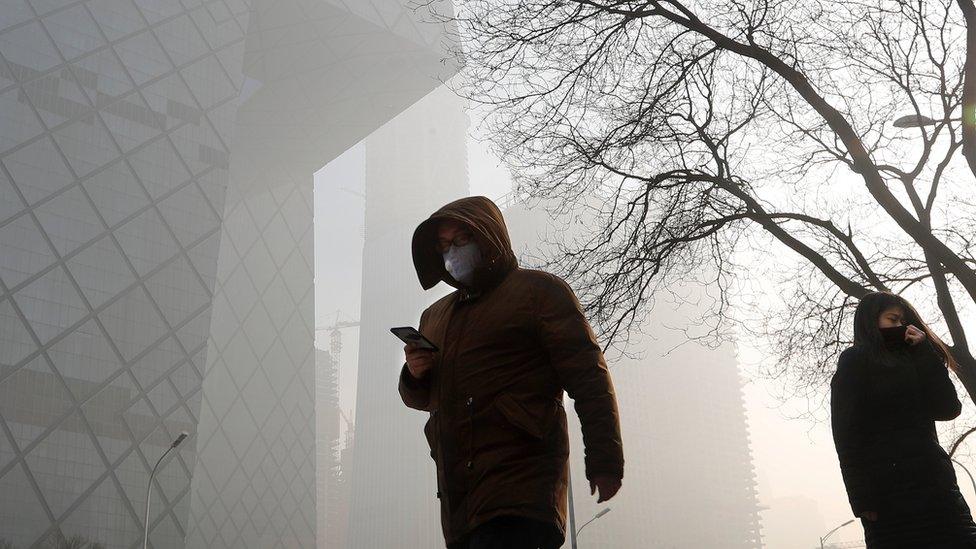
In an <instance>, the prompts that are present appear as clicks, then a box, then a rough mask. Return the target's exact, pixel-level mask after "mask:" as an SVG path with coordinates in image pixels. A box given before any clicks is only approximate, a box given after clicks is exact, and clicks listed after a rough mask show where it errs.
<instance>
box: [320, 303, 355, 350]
mask: <svg viewBox="0 0 976 549" xmlns="http://www.w3.org/2000/svg"><path fill="white" fill-rule="evenodd" d="M341 317H342V311H336V319H335V322H333V323H332V325H331V326H316V327H315V331H316V333H317V332H329V353H330V354H331V355H332V359H333V360H335V361H336V363H338V362H339V355H340V354H341V353H342V332H341V330H342V329H343V328H355V327H358V326H359V321H358V320H346V321H343V320H340V318H341Z"/></svg>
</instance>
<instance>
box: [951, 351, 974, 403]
mask: <svg viewBox="0 0 976 549" xmlns="http://www.w3.org/2000/svg"><path fill="white" fill-rule="evenodd" d="M953 356H955V355H953ZM956 362H957V363H958V365H959V367H958V369H957V370H956V377H958V378H959V381H961V382H962V386H963V387H965V388H966V392H967V393H969V398H970V399H971V400H972V401H973V402H974V403H976V358H973V357H972V356H968V357H956Z"/></svg>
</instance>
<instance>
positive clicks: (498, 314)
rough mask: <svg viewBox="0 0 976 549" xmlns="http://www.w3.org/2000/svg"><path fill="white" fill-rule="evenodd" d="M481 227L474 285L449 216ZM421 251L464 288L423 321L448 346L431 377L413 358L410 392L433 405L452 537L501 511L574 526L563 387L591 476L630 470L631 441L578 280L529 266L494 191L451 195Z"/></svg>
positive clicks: (434, 275)
mask: <svg viewBox="0 0 976 549" xmlns="http://www.w3.org/2000/svg"><path fill="white" fill-rule="evenodd" d="M447 219H453V220H456V221H460V222H462V223H464V224H465V225H467V226H468V227H470V228H471V230H472V233H473V235H474V240H475V241H476V242H477V243H478V245H479V248H480V250H481V252H482V259H483V261H482V265H481V267H479V268H478V270H477V271H476V272H475V275H474V278H473V282H472V284H471V286H470V287H466V286H464V285H462V284H461V283H459V282H458V281H456V280H454V278H452V277H451V275H450V274H448V273H447V271H446V269H445V268H444V260H443V257H442V256H441V254H439V253H438V252H437V250H436V249H435V243H436V239H437V227H438V224H439V223H440V222H441V221H443V220H447ZM412 246H413V260H414V266H415V267H416V269H417V275H418V276H419V278H420V283H421V285H422V286H423V287H424V289H429V288H431V287H433V286H434V285H436V284H437V283H438V282H440V281H442V280H443V281H445V282H447V283H448V284H450V285H452V286H454V287H455V288H458V290H457V291H455V292H453V293H451V294H449V295H447V296H445V297H444V298H442V299H440V300H438V301H437V302H435V303H434V304H433V305H431V306H430V307H428V308H427V309H426V310H425V311H424V312H423V314H422V315H421V317H420V327H419V330H420V332H421V333H423V334H424V336H426V337H427V338H428V339H430V340H431V341H433V342H434V343H435V344H436V345H437V346H438V347H439V349H440V351H439V352H437V353H435V354H434V367H433V368H432V370H431V371H430V372H429V373H428V374H427V375H426V376H425V377H424V378H422V379H419V380H418V379H416V378H414V377H413V376H412V375H411V374H410V372H409V371H408V370H407V369H406V366H405V365H404V368H403V371H402V372H401V375H400V387H399V390H400V395H401V397H402V398H403V402H404V403H405V404H406V405H407V406H409V407H411V408H416V409H418V410H424V411H427V412H429V413H430V418H429V419H428V421H427V424H426V426H425V427H424V434H425V435H426V436H427V441H428V443H429V444H430V449H431V457H433V458H434V461H435V462H436V464H437V495H438V497H439V498H440V500H441V523H442V527H443V530H444V537H445V538H446V540H447V542H448V543H453V542H455V541H458V540H460V539H462V538H463V537H464V536H465V535H466V534H467V533H469V532H470V531H471V530H473V529H474V528H476V527H477V526H478V525H480V524H482V523H484V522H485V521H487V520H489V519H492V518H494V517H498V516H522V517H527V518H531V519H535V520H539V521H543V522H547V523H550V524H552V525H554V526H555V527H556V528H558V530H559V532H560V534H562V535H565V531H566V505H567V498H566V492H567V482H568V474H569V464H568V463H569V462H568V457H569V436H568V433H567V429H566V412H565V410H564V409H563V391H564V390H565V391H566V392H567V393H568V394H569V396H570V397H571V398H572V399H573V400H574V401H575V406H576V412H577V414H578V415H579V418H580V423H581V424H582V430H583V442H584V445H585V463H586V476H587V478H589V479H592V478H594V477H595V476H610V477H616V478H622V477H623V447H622V443H621V438H620V424H619V421H618V412H617V403H616V398H615V396H614V390H613V384H612V382H611V380H610V373H609V371H608V370H607V367H606V363H605V361H604V358H603V353H602V352H601V350H600V346H599V345H598V344H597V341H596V338H595V336H594V334H593V330H592V329H591V328H590V325H589V323H588V322H587V321H586V318H585V317H584V316H583V312H582V310H581V308H580V304H579V301H577V299H576V296H575V295H574V294H573V291H572V289H571V288H570V287H569V285H568V284H566V283H565V282H564V281H563V280H561V279H560V278H558V277H556V276H554V275H551V274H548V273H544V272H541V271H535V270H530V269H522V268H519V267H518V264H517V262H516V259H515V255H514V253H513V252H512V246H511V242H510V240H509V236H508V230H507V229H506V227H505V221H504V219H503V217H502V213H501V211H500V210H499V209H498V207H497V206H496V205H495V204H494V203H493V202H492V201H491V200H489V199H487V198H485V197H480V196H476V197H469V198H463V199H461V200H457V201H455V202H452V203H450V204H448V205H446V206H444V207H443V208H441V209H440V210H438V211H437V212H435V213H434V214H433V215H431V216H430V218H429V219H427V220H426V221H424V222H423V223H421V224H420V225H419V226H418V227H417V230H416V231H415V232H414V236H413V244H412Z"/></svg>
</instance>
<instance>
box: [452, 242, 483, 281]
mask: <svg viewBox="0 0 976 549" xmlns="http://www.w3.org/2000/svg"><path fill="white" fill-rule="evenodd" d="M480 261H481V250H479V249H478V244H476V243H475V242H473V241H472V242H468V243H467V244H465V245H464V246H455V245H453V244H451V247H450V248H448V249H447V251H446V252H444V268H445V269H447V272H449V273H451V276H453V277H454V280H457V281H458V282H462V283H464V284H471V278H472V275H474V270H475V268H476V267H477V266H478V263H479V262H480Z"/></svg>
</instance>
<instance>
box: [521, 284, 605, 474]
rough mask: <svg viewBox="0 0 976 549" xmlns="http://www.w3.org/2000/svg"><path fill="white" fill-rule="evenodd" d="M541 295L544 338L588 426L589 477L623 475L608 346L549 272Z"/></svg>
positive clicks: (585, 437)
mask: <svg viewBox="0 0 976 549" xmlns="http://www.w3.org/2000/svg"><path fill="white" fill-rule="evenodd" d="M547 278H548V283H547V284H546V285H545V287H543V288H541V289H540V290H539V293H538V295H537V307H538V308H537V319H538V322H539V330H540V334H539V335H540V339H541V344H542V346H543V348H544V349H545V351H546V353H547V354H548V357H549V360H550V363H551V364H552V366H553V368H554V369H555V371H556V376H557V377H558V379H559V382H560V384H561V385H562V387H563V389H565V390H566V392H567V393H568V394H569V396H570V398H572V399H573V401H574V403H575V407H576V414H577V415H578V416H579V419H580V424H581V426H582V430H583V446H584V454H585V463H586V478H588V479H592V478H593V477H595V476H603V475H606V476H610V477H615V478H618V479H619V478H623V475H624V455H623V442H622V440H621V436H620V418H619V412H618V410H617V398H616V396H615V394H614V390H613V382H612V381H611V380H610V371H609V370H608V369H607V364H606V361H605V360H604V358H603V352H602V351H601V349H600V346H599V344H598V343H597V341H596V336H595V335H594V334H593V330H592V328H591V327H590V324H589V322H587V321H586V317H585V316H584V315H583V310H582V307H581V306H580V303H579V301H578V300H577V299H576V296H575V294H574V293H573V290H572V288H570V287H569V285H568V284H566V282H564V281H563V280H561V279H559V278H558V277H555V276H552V275H549V276H548V277H547Z"/></svg>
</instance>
